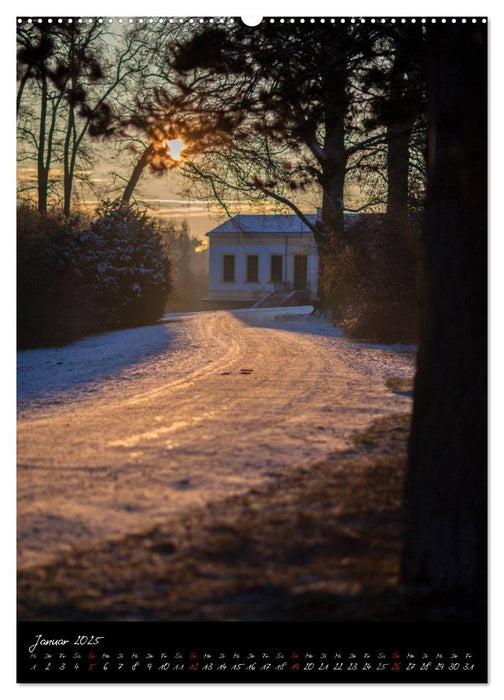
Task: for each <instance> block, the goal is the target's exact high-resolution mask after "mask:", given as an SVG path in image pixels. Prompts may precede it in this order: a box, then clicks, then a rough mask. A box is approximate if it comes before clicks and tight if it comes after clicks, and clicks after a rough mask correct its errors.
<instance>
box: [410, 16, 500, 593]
mask: <svg viewBox="0 0 504 700" xmlns="http://www.w3.org/2000/svg"><path fill="white" fill-rule="evenodd" d="M428 40H429V55H430V60H431V65H430V71H429V72H430V75H429V84H428V89H429V112H430V114H429V117H430V133H429V156H428V160H429V162H428V185H427V216H426V226H425V234H424V268H425V273H424V280H423V285H424V288H423V309H422V326H421V341H420V345H419V352H418V370H417V376H416V383H415V398H414V410H413V424H412V432H411V439H410V447H409V462H408V472H407V479H406V493H405V507H406V532H405V535H406V539H405V549H404V555H403V578H404V581H405V582H406V583H408V584H414V585H426V586H428V587H431V588H433V589H435V590H440V591H446V590H452V589H456V588H459V587H462V588H463V589H464V590H466V591H467V590H471V591H478V592H480V593H481V595H482V597H483V598H484V596H485V590H486V561H487V559H486V555H487V539H486V525H487V523H486V518H487V511H486V507H487V506H486V502H487V475H486V469H487V154H486V149H487V141H486V137H487V85H486V81H487V75H486V26H484V25H482V24H481V23H479V25H478V26H471V25H461V24H460V23H458V24H457V25H456V26H455V25H453V26H450V27H442V26H439V27H429V28H428Z"/></svg>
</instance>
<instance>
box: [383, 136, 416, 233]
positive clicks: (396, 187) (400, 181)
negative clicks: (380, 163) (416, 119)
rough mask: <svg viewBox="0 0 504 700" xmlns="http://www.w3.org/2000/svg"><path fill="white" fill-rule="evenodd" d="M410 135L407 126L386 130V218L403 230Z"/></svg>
mask: <svg viewBox="0 0 504 700" xmlns="http://www.w3.org/2000/svg"><path fill="white" fill-rule="evenodd" d="M410 135H411V126H409V125H408V124H401V125H399V126H398V127H393V126H389V127H388V128H387V180H388V189H387V216H388V218H389V219H392V220H393V221H394V222H395V223H396V224H397V226H398V227H403V228H405V226H406V223H407V219H408V176H409V142H410Z"/></svg>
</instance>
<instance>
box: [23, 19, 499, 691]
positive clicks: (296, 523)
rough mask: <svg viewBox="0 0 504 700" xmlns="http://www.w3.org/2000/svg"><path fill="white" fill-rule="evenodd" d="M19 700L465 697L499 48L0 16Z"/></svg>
mask: <svg viewBox="0 0 504 700" xmlns="http://www.w3.org/2000/svg"><path fill="white" fill-rule="evenodd" d="M15 21H16V38H17V41H16V51H17V54H16V72H17V75H16V77H17V82H16V90H17V93H16V129H17V150H16V156H17V162H16V194H17V202H16V220H15V223H16V251H17V252H16V285H17V287H16V319H17V320H16V324H17V334H16V335H17V353H16V354H17V418H16V422H17V431H16V432H17V489H16V491H17V510H16V522H17V630H18V632H17V654H18V682H20V683H57V682H61V683H74V682H75V683H77V682H78V683H82V682H90V683H107V682H115V683H117V682H124V683H132V682H142V683H145V682H155V683H159V682H161V683H162V682H166V683H181V682H183V683H191V682H192V683H205V682H209V683H210V682H212V683H215V682H217V683H219V682H226V683H228V682H232V683H254V682H261V683H264V682H268V683H269V682H271V683H299V682H301V683H316V682H325V683H352V682H359V683H362V682H367V683H390V682H400V683H423V682H425V683H433V682H434V683H486V682H487V602H488V580H487V578H488V556H487V548H488V531H487V530H488V524H487V516H488V513H487V500H488V479H487V459H488V455H487V452H488V447H487V441H488V425H487V423H488V407H487V403H488V387H487V385H488V318H487V315H488V309H487V307H488V300H487V294H488V233H487V226H488V220H487V219H488V214H487V207H488V201H487V200H488V191H487V188H488V172H487V170H488V160H487V157H488V155H487V149H488V123H487V122H488V89H487V75H488V65H487V51H488V45H487V32H488V23H487V19H486V18H485V17H481V16H477V15H476V16H449V17H448V16H447V17H441V16H440V17H422V16H407V17H382V16H375V17H372V16H369V17H368V16H366V17H318V16H313V17H312V16H308V15H306V16H293V17H290V16H284V17H280V16H275V17H263V18H241V17H239V16H237V17H211V16H208V17H91V18H89V17H46V16H41V17H19V18H17V19H16V20H15Z"/></svg>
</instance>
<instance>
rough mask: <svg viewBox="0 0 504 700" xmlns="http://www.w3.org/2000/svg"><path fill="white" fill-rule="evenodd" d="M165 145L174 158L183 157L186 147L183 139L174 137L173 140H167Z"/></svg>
mask: <svg viewBox="0 0 504 700" xmlns="http://www.w3.org/2000/svg"><path fill="white" fill-rule="evenodd" d="M165 146H166V148H167V149H168V154H169V155H170V157H171V158H173V160H180V159H181V158H182V153H183V152H184V149H185V148H186V144H185V143H184V142H183V141H182V139H172V140H171V141H165Z"/></svg>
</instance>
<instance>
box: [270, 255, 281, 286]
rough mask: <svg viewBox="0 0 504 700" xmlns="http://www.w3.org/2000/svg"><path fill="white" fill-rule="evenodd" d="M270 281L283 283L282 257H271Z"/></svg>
mask: <svg viewBox="0 0 504 700" xmlns="http://www.w3.org/2000/svg"><path fill="white" fill-rule="evenodd" d="M271 281H272V282H282V281H283V255H272V256H271Z"/></svg>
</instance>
